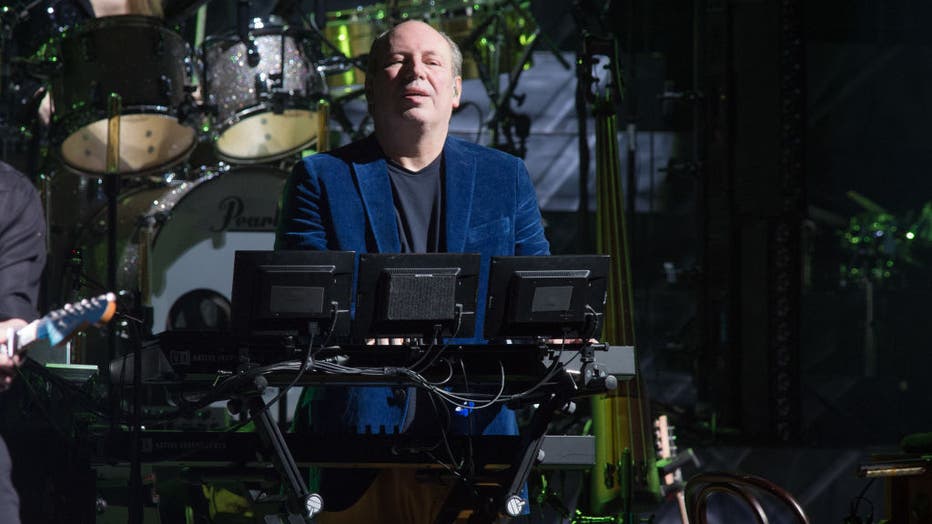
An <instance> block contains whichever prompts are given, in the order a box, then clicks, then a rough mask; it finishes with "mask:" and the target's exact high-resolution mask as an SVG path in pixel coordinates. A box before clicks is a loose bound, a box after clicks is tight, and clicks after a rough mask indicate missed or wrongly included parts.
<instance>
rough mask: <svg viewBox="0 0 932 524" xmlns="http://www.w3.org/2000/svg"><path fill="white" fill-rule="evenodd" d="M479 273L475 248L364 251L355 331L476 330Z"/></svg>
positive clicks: (465, 333)
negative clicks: (464, 250) (465, 250)
mask: <svg viewBox="0 0 932 524" xmlns="http://www.w3.org/2000/svg"><path fill="white" fill-rule="evenodd" d="M478 275H479V255H476V254H453V253H423V254H422V253H411V254H363V255H360V256H359V277H358V282H357V288H356V318H355V322H354V324H353V326H354V327H353V334H354V337H355V338H356V339H357V340H358V341H363V340H366V339H373V338H383V337H421V338H425V339H433V338H434V337H437V336H439V337H457V336H458V337H469V336H472V334H473V331H474V329H475V325H476V292H477V286H478V282H479V278H478Z"/></svg>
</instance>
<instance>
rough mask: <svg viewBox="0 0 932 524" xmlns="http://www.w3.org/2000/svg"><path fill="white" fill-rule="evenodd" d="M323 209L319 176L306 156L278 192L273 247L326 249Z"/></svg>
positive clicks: (296, 165)
mask: <svg viewBox="0 0 932 524" xmlns="http://www.w3.org/2000/svg"><path fill="white" fill-rule="evenodd" d="M323 208H324V202H323V199H322V197H321V186H320V179H319V178H318V177H317V176H316V173H315V172H314V168H313V165H312V163H311V162H310V161H309V160H308V159H305V160H304V161H301V162H298V163H297V164H295V166H294V168H293V169H292V170H291V175H290V176H289V177H288V180H287V181H286V182H285V188H284V190H283V191H282V197H281V214H280V218H279V221H278V229H277V231H276V234H275V249H310V250H318V251H323V250H326V249H327V229H326V227H327V226H326V224H325V222H324V219H325V216H324V209H323Z"/></svg>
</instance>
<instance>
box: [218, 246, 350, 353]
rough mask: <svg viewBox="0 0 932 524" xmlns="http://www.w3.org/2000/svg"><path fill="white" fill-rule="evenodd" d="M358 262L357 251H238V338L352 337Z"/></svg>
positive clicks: (234, 307)
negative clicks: (281, 336)
mask: <svg viewBox="0 0 932 524" xmlns="http://www.w3.org/2000/svg"><path fill="white" fill-rule="evenodd" d="M354 259H355V254H354V253H353V252H352V251H237V252H236V256H235V258H234V263H233V300H232V310H233V325H234V328H233V330H234V335H236V336H237V337H239V338H248V337H251V336H263V335H286V334H295V335H298V336H308V335H318V334H320V335H326V334H328V333H329V334H330V335H331V337H341V336H343V337H345V336H348V335H349V326H350V319H349V316H350V313H349V311H350V301H351V299H352V285H353V269H354V262H355V260H354ZM334 318H336V320H335V321H334Z"/></svg>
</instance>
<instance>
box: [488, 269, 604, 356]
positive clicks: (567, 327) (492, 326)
mask: <svg viewBox="0 0 932 524" xmlns="http://www.w3.org/2000/svg"><path fill="white" fill-rule="evenodd" d="M608 262H609V257H608V256H607V255H559V256H557V255H554V256H515V257H492V262H491V266H490V269H489V291H488V297H487V300H486V312H485V325H484V326H483V327H484V330H483V333H484V336H485V338H487V339H490V340H494V339H500V338H509V337H552V338H565V337H571V338H578V337H595V336H598V334H599V329H600V326H601V317H602V312H603V310H604V308H605V293H606V288H607V283H608V278H607V275H608Z"/></svg>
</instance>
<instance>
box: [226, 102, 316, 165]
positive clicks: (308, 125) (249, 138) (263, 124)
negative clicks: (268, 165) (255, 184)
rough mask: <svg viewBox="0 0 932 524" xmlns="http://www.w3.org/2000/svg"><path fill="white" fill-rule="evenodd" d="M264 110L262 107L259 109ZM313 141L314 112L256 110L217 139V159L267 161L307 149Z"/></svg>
mask: <svg viewBox="0 0 932 524" xmlns="http://www.w3.org/2000/svg"><path fill="white" fill-rule="evenodd" d="M263 109H264V108H263ZM316 138H317V113H315V112H314V111H310V110H307V109H286V110H285V111H283V112H282V114H280V115H279V114H275V113H273V112H270V111H264V110H259V111H258V112H255V113H254V114H252V115H249V116H244V117H240V118H239V119H238V121H237V123H235V124H233V125H231V126H230V127H228V128H227V129H226V130H225V131H224V132H223V133H221V134H220V136H219V137H218V138H217V141H216V143H215V146H216V148H217V156H219V157H220V158H222V159H224V160H226V161H228V162H234V163H249V162H258V161H263V162H265V161H270V160H277V159H279V158H284V157H286V156H288V155H291V154H293V153H295V152H297V151H300V150H302V149H305V148H307V147H308V146H310V145H311V144H313V143H314V140H315V139H316Z"/></svg>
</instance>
